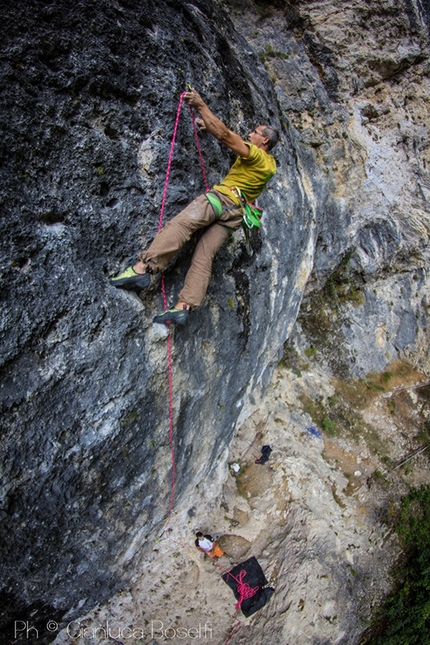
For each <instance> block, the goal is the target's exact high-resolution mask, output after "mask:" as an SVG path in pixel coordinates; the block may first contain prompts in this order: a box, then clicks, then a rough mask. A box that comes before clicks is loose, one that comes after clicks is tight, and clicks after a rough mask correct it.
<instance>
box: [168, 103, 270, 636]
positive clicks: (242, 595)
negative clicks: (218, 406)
mask: <svg viewBox="0 0 430 645" xmlns="http://www.w3.org/2000/svg"><path fill="white" fill-rule="evenodd" d="M184 95H185V92H182V94H181V96H180V97H179V104H178V109H177V111H176V118H175V125H174V128H173V136H172V142H171V144H170V152H169V160H168V163H167V171H166V179H165V181H164V190H163V198H162V201H161V209H160V218H159V222H158V230H159V231H160V230H161V228H162V227H163V219H164V209H165V205H166V197H167V189H168V186H169V178H170V170H171V166H172V159H173V151H174V148H175V142H176V134H177V131H178V123H179V117H180V115H181V108H182V102H183V99H184ZM190 112H191V119H192V123H193V129H194V136H195V140H196V145H197V151H198V154H199V160H200V166H201V169H202V174H203V179H204V183H205V192H208V190H209V186H208V181H207V176H206V170H205V165H204V161H203V155H202V151H201V148H200V141H199V135H198V132H197V125H196V120H195V117H194V112H193V109H192V108H191V107H190ZM161 291H162V294H163V306H164V309H167V296H166V288H165V284H164V275H163V273H161ZM168 330H169V334H168V337H167V372H168V379H169V445H170V454H171V462H172V480H171V491H170V505H169V517H168V520H167V523H166V526H165V529H164V530H165V531H166V530H167V527H168V526H169V522H170V518H171V515H172V511H173V504H174V500H175V480H176V466H175V450H174V443H173V360H172V343H171V335H170V324H169V325H168ZM168 539H169V540H171V541H173V542H176V541H175V540H173V539H172V538H170V537H169V538H168ZM182 546H183V545H182ZM215 564H217V565H218V566H219V567H220V568H221V569H224V568H223V567H222V566H221V565H220V564H218V563H217V562H215ZM224 571H226V570H224ZM226 572H227V573H228V574H229V575H230V576H232V578H234V579H235V580H236V582H237V590H238V593H239V600H238V602H237V604H236V615H237V612H238V610H239V608H240V606H241V604H242V602H243V601H244V600H245V599H246V598H252V596H254V595H255V594H256V593H257V591H258V589H259V587H254V588H253V587H250V586H249V585H248V584H247V583H246V582H243V578H244V577H245V575H246V571H245V570H242V571H241V572H240V574H239V577H238V578H236V577H235V576H233V575H232V574H231V573H230V572H229V571H226ZM240 625H241V622H240V620H238V621H237V624H236V625H235V626H234V628H233V630H232V632H231V634H230V636H229V638H228V641H227V643H226V644H225V645H228V644H229V643H230V641H231V639H232V638H233V636H234V634H235V633H236V631H237V630H238V628H239V627H240Z"/></svg>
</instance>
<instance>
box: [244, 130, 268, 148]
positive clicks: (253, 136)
mask: <svg viewBox="0 0 430 645" xmlns="http://www.w3.org/2000/svg"><path fill="white" fill-rule="evenodd" d="M264 129H265V126H264V125H259V126H257V127H256V128H255V130H253V131H252V132H250V133H249V134H248V141H249V142H250V143H253V144H254V145H255V146H257V148H262V147H263V146H265V145H266V144H267V142H268V141H269V137H267V136H266V135H265V134H263V132H264Z"/></svg>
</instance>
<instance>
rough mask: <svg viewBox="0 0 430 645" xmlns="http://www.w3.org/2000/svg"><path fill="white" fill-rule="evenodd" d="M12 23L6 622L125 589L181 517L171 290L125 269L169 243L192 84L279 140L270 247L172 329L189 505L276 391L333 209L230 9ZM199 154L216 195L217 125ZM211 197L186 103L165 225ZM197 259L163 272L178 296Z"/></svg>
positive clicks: (4, 375)
mask: <svg viewBox="0 0 430 645" xmlns="http://www.w3.org/2000/svg"><path fill="white" fill-rule="evenodd" d="M1 14H2V21H3V24H5V25H6V26H7V28H6V30H5V39H4V41H3V44H2V59H1V60H2V63H1V74H2V94H1V111H2V115H3V118H2V136H1V145H2V160H3V162H4V163H3V170H2V182H1V187H0V193H1V199H2V206H3V217H2V221H1V267H2V273H1V286H2V290H1V291H2V368H1V369H2V371H1V401H2V415H1V424H2V462H3V467H4V472H3V479H2V495H1V515H2V521H1V532H2V542H3V544H4V555H3V568H2V592H3V594H4V599H5V607H6V608H7V609H5V611H4V612H3V613H2V615H3V616H4V617H5V619H6V620H8V619H10V620H12V619H13V618H14V616H17V615H21V614H22V611H23V610H24V609H25V608H28V607H30V608H31V607H40V606H44V607H45V610H43V611H41V612H39V616H41V617H42V618H43V615H44V612H45V614H46V615H48V616H50V617H52V614H53V612H54V614H55V615H57V614H58V615H61V614H63V613H64V611H66V610H71V609H72V608H73V607H76V606H77V604H78V603H81V609H83V608H85V607H87V606H91V605H92V604H94V603H95V602H97V601H100V600H102V599H103V598H104V597H107V596H109V595H110V594H111V593H112V590H114V589H115V588H117V587H118V586H119V585H121V584H123V581H124V580H126V579H127V578H128V576H129V575H130V570H129V567H130V566H131V564H130V563H132V562H133V557H134V556H135V554H136V553H137V552H138V551H139V550H140V549H141V548H142V547H143V545H144V544H145V543H146V541H147V540H148V536H150V535H151V532H152V531H153V530H155V527H157V526H160V522H161V521H162V519H163V518H165V517H166V512H167V511H168V508H169V494H170V485H168V481H169V477H170V451H169V445H168V444H169V395H168V380H167V341H166V333H165V328H163V329H161V330H160V329H156V327H153V326H152V317H153V315H154V314H155V313H157V312H158V311H159V310H160V309H161V308H162V307H163V303H162V299H161V295H160V284H159V280H158V279H156V278H155V279H154V280H153V285H152V286H151V288H150V289H149V290H148V292H147V293H145V295H143V296H142V298H139V297H137V296H136V295H134V294H130V293H125V292H123V291H118V290H116V289H114V288H113V287H111V286H110V285H109V283H108V280H107V278H108V276H110V275H114V274H115V273H117V272H118V270H119V269H121V268H123V267H125V266H127V264H129V263H130V262H131V261H133V260H134V259H135V258H136V255H137V253H138V252H139V251H140V250H141V248H142V247H144V246H145V245H146V244H147V243H148V242H149V241H150V240H151V239H152V237H153V236H154V234H155V233H156V230H157V227H158V222H159V212H160V204H161V198H162V194H163V185H164V179H165V173H166V168H167V161H168V154H169V146H170V140H171V136H172V133H173V125H174V120H175V113H176V109H177V106H178V101H179V97H180V95H181V92H182V91H184V90H185V89H186V87H187V83H191V84H192V85H193V86H195V87H196V88H197V89H198V90H199V91H200V92H201V94H202V96H203V97H204V98H206V99H207V101H208V104H209V106H210V107H211V108H212V109H213V111H214V112H215V113H216V114H217V115H218V116H219V117H220V118H221V119H223V120H224V121H225V122H226V123H227V124H228V126H229V127H231V128H232V129H234V130H236V131H238V132H240V133H242V135H243V136H244V137H246V135H247V132H248V131H249V130H250V129H252V128H253V127H255V125H256V124H258V123H260V122H265V121H270V122H273V123H274V125H275V126H278V127H280V129H281V130H282V138H283V142H282V144H281V145H280V146H279V153H278V154H277V160H278V163H279V167H280V170H281V172H280V181H279V182H272V185H271V187H270V188H269V189H268V191H267V192H266V194H265V196H264V198H263V199H262V200H261V205H262V206H264V208H265V209H266V211H267V215H266V216H265V217H264V227H263V232H262V233H261V235H256V236H255V237H254V238H253V239H252V245H253V247H254V250H255V253H254V255H253V256H252V257H250V256H248V254H247V253H246V251H245V247H244V243H243V237H242V236H241V233H240V232H239V233H238V234H237V235H236V237H235V238H234V240H232V241H231V242H230V243H229V244H228V245H227V246H226V247H225V248H224V249H223V250H222V251H221V253H220V254H219V257H218V258H217V259H216V261H215V264H214V271H213V280H212V283H211V286H210V290H209V293H208V295H207V298H206V301H205V305H204V307H202V309H201V310H200V311H198V312H196V313H195V314H193V316H192V317H191V322H190V324H189V326H188V327H187V328H185V329H179V330H177V331H175V332H173V379H174V395H173V396H174V400H173V415H174V426H175V439H174V443H175V448H176V474H177V477H176V491H175V492H176V496H177V498H178V499H179V498H180V497H181V496H182V495H184V494H185V492H186V491H187V490H191V491H192V490H194V489H195V486H196V485H198V482H199V481H200V480H201V479H202V478H204V477H205V476H207V475H209V473H210V472H211V470H212V469H213V467H214V465H216V464H217V463H218V461H219V460H220V459H221V456H222V455H225V449H226V447H227V446H228V444H229V441H230V439H231V437H232V433H233V429H234V426H235V422H236V420H237V417H238V415H239V413H240V410H241V408H242V406H243V403H244V400H245V397H246V396H247V394H248V393H249V392H250V391H251V390H252V389H253V388H254V387H256V386H257V384H259V383H266V384H267V383H268V381H269V378H270V373H271V364H272V363H273V362H274V361H276V360H277V356H278V352H279V348H280V347H281V346H282V343H283V342H284V340H285V338H286V337H287V335H288V327H289V325H291V324H292V322H293V321H294V319H295V317H296V315H297V311H298V307H299V303H300V300H301V295H302V292H303V289H304V286H305V283H306V279H307V276H308V274H309V272H310V270H311V263H312V260H311V256H312V249H313V246H314V239H313V236H314V230H315V224H316V220H315V212H314V208H313V207H312V205H311V203H310V200H309V198H308V197H307V195H306V194H305V193H304V191H303V189H302V181H301V178H300V176H299V174H298V173H297V163H298V160H297V158H296V156H295V154H294V151H293V149H292V148H291V146H290V145H288V144H287V140H288V139H289V136H290V135H289V132H288V128H287V126H285V125H284V126H281V119H280V113H279V110H278V109H277V102H276V97H275V94H274V92H273V88H272V84H271V82H270V78H269V76H268V75H267V73H266V71H265V69H264V67H263V66H262V65H261V62H260V60H259V58H258V56H257V55H256V53H255V52H253V51H252V50H251V48H250V47H249V46H248V45H247V43H246V41H245V40H244V39H243V38H242V37H241V36H240V35H239V34H238V33H237V32H235V30H234V28H233V25H232V23H231V22H230V20H229V19H228V17H227V16H226V15H225V13H224V11H223V10H222V8H221V7H219V6H218V5H216V4H214V3H212V2H211V1H210V0H208V1H206V0H203V1H202V2H200V1H199V2H195V3H187V2H151V1H149V2H137V1H136V2H134V1H129V0H127V1H125V0H121V2H118V3H111V2H108V1H103V2H101V3H97V4H94V2H92V1H90V0H83V1H82V2H81V1H78V2H75V3H73V4H70V3H69V2H66V1H65V0H64V1H62V0H55V1H54V2H49V3H40V2H36V1H34V2H26V3H24V4H18V5H17V4H16V3H12V2H5V3H3V4H2V8H1ZM201 145H202V149H203V154H204V158H205V164H206V168H207V173H208V180H209V183H210V184H212V185H213V184H214V183H216V182H218V181H219V180H220V179H221V178H222V176H223V174H224V173H226V171H227V170H228V168H229V166H230V164H231V162H232V159H233V157H231V156H230V154H229V153H228V151H226V150H225V149H222V148H221V147H220V146H219V145H218V144H217V142H216V141H215V140H213V139H212V137H210V136H209V135H203V136H202V137H201ZM203 190H204V183H203V180H202V175H201V171H200V166H199V162H198V156H197V151H196V147H195V144H194V139H193V129H192V122H191V118H190V114H189V109H188V108H187V106H184V109H183V114H182V116H181V121H180V125H179V129H178V137H177V144H176V148H175V152H174V159H173V164H172V170H171V177H170V186H169V191H168V193H167V203H166V211H165V218H166V219H169V218H170V217H172V216H173V215H174V214H175V213H176V212H177V211H178V209H180V208H181V207H183V206H184V205H186V204H187V203H188V202H189V201H190V200H191V199H192V198H193V197H194V196H196V195H198V194H200V193H201V192H202V191H203ZM321 190H323V189H322V188H321ZM293 213H294V218H293ZM286 219H287V220H288V221H289V226H288V228H287V227H286V226H285V220H286ZM192 251H193V243H190V244H189V245H188V246H187V247H186V248H185V249H184V250H183V252H182V253H181V254H180V256H179V258H178V259H177V261H175V262H174V263H173V265H172V267H171V268H170V269H169V270H168V271H167V272H166V284H167V291H168V298H169V300H170V299H171V300H174V298H175V297H176V295H177V293H178V291H179V288H180V286H181V282H182V280H183V277H184V274H185V271H186V269H187V267H188V264H189V260H190V257H191V254H192ZM24 580H25V585H23V584H22V581H24ZM72 613H73V611H72Z"/></svg>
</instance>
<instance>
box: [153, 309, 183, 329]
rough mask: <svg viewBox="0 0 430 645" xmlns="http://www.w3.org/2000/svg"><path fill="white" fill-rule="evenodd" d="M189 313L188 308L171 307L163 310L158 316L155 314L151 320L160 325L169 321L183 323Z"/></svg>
mask: <svg viewBox="0 0 430 645" xmlns="http://www.w3.org/2000/svg"><path fill="white" fill-rule="evenodd" d="M189 314H190V311H189V309H175V308H174V307H172V309H168V310H167V311H164V312H163V313H162V314H160V315H159V316H155V318H154V320H153V322H155V323H161V324H162V325H169V324H170V323H172V324H173V325H185V323H186V322H187V320H188V316H189Z"/></svg>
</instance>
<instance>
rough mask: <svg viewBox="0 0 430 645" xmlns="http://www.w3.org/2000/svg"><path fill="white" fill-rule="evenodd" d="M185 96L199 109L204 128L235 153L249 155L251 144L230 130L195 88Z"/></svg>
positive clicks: (190, 103) (246, 156)
mask: <svg viewBox="0 0 430 645" xmlns="http://www.w3.org/2000/svg"><path fill="white" fill-rule="evenodd" d="M184 98H185V101H186V102H187V103H188V105H190V106H191V107H192V108H194V109H195V110H197V112H198V113H199V114H200V116H201V118H202V120H203V122H204V126H205V128H204V129H206V130H208V132H210V133H211V134H212V135H213V136H214V137H215V139H217V140H218V141H219V142H220V143H223V144H224V145H225V146H227V148H230V150H232V151H233V152H234V153H235V154H237V155H240V156H241V157H245V158H248V157H249V146H247V145H246V143H245V142H244V140H243V139H242V137H240V136H239V135H238V134H236V133H235V132H232V131H231V130H229V129H228V128H227V126H226V125H225V124H224V123H223V122H222V121H221V120H220V119H218V117H216V116H215V114H214V113H213V112H211V110H210V109H209V108H208V106H207V105H206V103H205V102H204V101H203V99H202V97H201V96H200V94H198V93H197V92H196V91H195V90H192V91H190V92H186V93H185V96H184Z"/></svg>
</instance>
